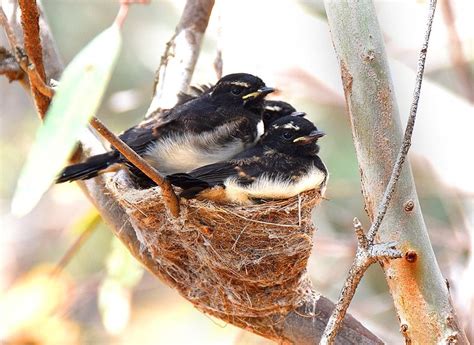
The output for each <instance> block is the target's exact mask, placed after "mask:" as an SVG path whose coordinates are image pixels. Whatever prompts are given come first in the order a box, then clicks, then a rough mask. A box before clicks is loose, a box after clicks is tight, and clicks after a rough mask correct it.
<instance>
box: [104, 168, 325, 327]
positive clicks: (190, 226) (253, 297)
mask: <svg viewBox="0 0 474 345" xmlns="http://www.w3.org/2000/svg"><path fill="white" fill-rule="evenodd" d="M107 188H108V189H109V191H111V192H112V193H113V194H114V196H115V198H116V199H117V200H118V202H119V203H120V204H121V206H122V207H123V208H124V209H125V210H126V212H127V214H128V215H129V216H130V222H131V224H132V226H133V228H134V230H135V232H136V235H137V238H138V239H139V240H140V242H141V246H142V250H146V251H148V252H149V254H150V255H151V257H152V258H153V260H154V261H155V262H156V264H157V269H158V271H159V272H155V273H158V275H159V276H160V278H162V280H164V281H165V282H166V283H167V284H168V285H171V286H172V287H173V288H175V289H177V290H178V291H179V292H180V293H181V294H182V295H183V296H184V297H185V298H186V299H188V300H189V301H190V302H192V303H193V304H194V305H195V306H197V307H198V308H199V309H201V310H202V311H204V312H207V313H209V314H212V315H216V316H219V317H220V318H221V319H224V320H226V321H229V322H232V320H233V319H234V318H241V319H243V318H261V317H267V316H271V315H275V314H282V313H286V312H288V311H290V310H294V309H295V308H297V307H298V306H300V305H301V304H303V303H304V302H305V301H307V299H308V298H312V292H311V283H310V281H309V279H308V277H307V275H306V264H307V261H308V257H309V255H310V252H311V248H312V235H313V232H314V227H313V225H312V222H311V210H312V209H313V207H314V206H315V205H316V204H318V203H319V202H320V201H321V199H322V197H321V195H320V193H319V192H318V191H308V192H305V193H303V194H300V195H298V196H296V197H293V198H290V199H287V200H279V201H269V202H266V203H263V204H259V205H252V206H245V207H244V206H236V205H220V204H219V205H218V204H215V203H213V202H211V201H198V200H181V214H180V216H179V217H178V218H173V217H171V216H170V215H169V213H168V211H167V210H166V208H165V206H164V204H163V202H162V199H161V194H160V189H159V188H158V187H155V188H150V189H146V190H139V189H135V188H134V187H133V183H132V182H131V181H130V179H129V178H128V177H127V175H126V173H119V174H117V175H114V176H113V177H112V179H110V180H109V181H108V183H107Z"/></svg>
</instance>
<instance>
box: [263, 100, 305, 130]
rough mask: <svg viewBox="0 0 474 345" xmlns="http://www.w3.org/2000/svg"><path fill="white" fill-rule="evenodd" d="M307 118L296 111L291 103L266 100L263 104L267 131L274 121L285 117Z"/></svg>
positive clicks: (264, 124)
mask: <svg viewBox="0 0 474 345" xmlns="http://www.w3.org/2000/svg"><path fill="white" fill-rule="evenodd" d="M288 115H292V116H301V117H302V116H305V115H306V113H304V112H302V111H296V109H295V108H294V107H293V106H292V105H291V104H289V103H286V102H283V101H273V100H268V101H267V100H266V101H265V102H264V103H263V113H262V120H263V126H264V128H265V130H268V129H269V128H270V125H271V124H272V122H273V121H275V120H278V119H279V118H281V117H284V116H288Z"/></svg>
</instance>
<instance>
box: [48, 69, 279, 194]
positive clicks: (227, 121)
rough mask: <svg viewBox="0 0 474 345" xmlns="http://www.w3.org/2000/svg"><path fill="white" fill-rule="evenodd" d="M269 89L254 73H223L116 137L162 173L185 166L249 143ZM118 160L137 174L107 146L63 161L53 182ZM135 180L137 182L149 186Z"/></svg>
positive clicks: (91, 173)
mask: <svg viewBox="0 0 474 345" xmlns="http://www.w3.org/2000/svg"><path fill="white" fill-rule="evenodd" d="M273 91H274V89H273V88H270V87H267V86H266V85H265V83H264V82H263V81H262V80H261V79H260V78H258V77H256V76H253V75H250V74H246V73H236V74H229V75H227V76H224V77H223V78H221V79H220V80H219V81H218V82H217V83H216V85H215V86H213V87H211V88H209V89H206V90H204V91H203V92H202V94H201V95H200V96H197V97H190V98H189V99H185V100H181V101H180V103H178V105H176V106H175V107H173V108H172V109H170V110H167V111H165V112H164V113H163V114H162V115H161V116H160V118H159V123H158V124H156V123H155V124H154V125H153V124H151V125H150V123H148V125H147V126H140V125H139V126H135V127H132V128H130V129H128V130H127V131H125V132H124V133H123V134H122V135H121V136H120V138H121V139H122V140H123V141H124V142H125V143H127V145H129V146H130V147H131V148H132V149H133V150H134V151H135V152H137V153H138V154H139V155H140V156H142V157H143V158H144V159H145V160H147V161H148V163H150V164H151V165H152V166H153V167H154V168H155V169H157V170H158V171H159V172H161V173H162V174H164V175H167V174H173V173H177V172H187V171H191V170H193V169H195V168H197V167H199V166H203V165H206V164H212V163H215V162H217V161H221V160H226V159H230V158H231V157H233V156H235V155H236V154H238V153H240V152H242V151H243V150H245V149H246V148H248V147H251V146H253V145H254V144H255V143H256V142H257V141H258V139H259V137H260V136H261V135H262V134H263V121H262V120H261V116H262V112H263V104H264V103H263V102H264V97H265V96H266V95H267V94H269V93H270V92H273ZM123 163H125V164H126V165H128V166H129V167H130V168H131V169H130V170H131V172H132V175H136V176H138V177H140V178H141V177H143V174H140V171H139V170H138V169H136V168H135V167H133V166H131V164H130V163H129V162H127V160H126V159H125V158H124V157H123V156H121V154H120V153H119V152H118V151H116V150H112V151H110V152H107V153H104V154H101V155H96V156H92V157H90V158H88V159H87V160H86V161H85V162H84V163H79V164H74V165H71V166H68V167H66V168H65V169H64V170H63V172H62V173H61V174H60V176H59V177H58V179H57V183H61V182H66V181H74V180H79V179H88V178H92V177H95V176H97V175H98V174H99V173H101V172H105V171H112V170H116V169H117V167H120V166H121V165H118V164H123ZM145 181H146V179H145ZM141 182H143V183H141V184H142V187H148V186H149V185H147V183H145V182H144V181H141Z"/></svg>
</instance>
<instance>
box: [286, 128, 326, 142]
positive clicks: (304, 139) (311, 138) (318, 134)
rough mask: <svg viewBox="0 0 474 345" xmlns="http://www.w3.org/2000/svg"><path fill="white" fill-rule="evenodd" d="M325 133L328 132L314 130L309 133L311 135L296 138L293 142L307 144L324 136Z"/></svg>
mask: <svg viewBox="0 0 474 345" xmlns="http://www.w3.org/2000/svg"><path fill="white" fill-rule="evenodd" d="M325 135H326V133H324V132H323V131H318V130H314V131H312V132H311V133H309V135H305V136H303V137H299V138H296V139H295V140H293V142H294V143H296V144H297V145H306V144H309V143H313V142H315V141H316V140H318V139H319V138H322V137H324V136H325Z"/></svg>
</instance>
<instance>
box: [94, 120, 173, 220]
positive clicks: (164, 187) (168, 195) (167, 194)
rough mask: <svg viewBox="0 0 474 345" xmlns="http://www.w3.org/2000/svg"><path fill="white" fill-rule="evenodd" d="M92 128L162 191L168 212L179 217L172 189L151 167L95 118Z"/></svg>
mask: <svg viewBox="0 0 474 345" xmlns="http://www.w3.org/2000/svg"><path fill="white" fill-rule="evenodd" d="M91 125H92V127H94V128H95V130H96V131H97V132H99V134H100V135H101V136H102V137H104V138H105V139H106V140H107V141H108V142H109V143H110V144H112V146H113V147H114V148H115V149H117V150H118V151H119V152H120V153H121V154H122V155H123V156H124V157H125V158H127V159H128V161H130V162H131V163H132V164H133V165H134V166H135V167H137V168H138V169H140V171H142V172H143V173H144V174H145V175H146V176H148V177H149V178H150V179H151V180H152V181H153V182H155V183H156V184H157V185H158V186H159V187H160V188H161V191H162V196H163V198H164V200H165V204H166V206H167V207H168V210H169V211H170V212H171V214H172V215H173V216H175V217H177V216H178V215H179V200H178V197H177V196H176V194H175V193H174V190H173V187H171V185H170V184H169V182H168V181H166V180H165V179H164V178H163V177H162V176H161V175H160V174H159V173H158V172H157V171H156V170H155V169H153V167H152V166H151V165H150V164H148V163H147V162H146V161H145V160H144V159H143V158H142V157H140V156H139V155H138V154H137V153H136V152H135V151H133V150H132V149H131V148H130V147H129V146H128V145H127V144H125V143H124V142H123V141H122V140H121V139H120V138H119V137H117V136H116V135H115V134H114V133H112V132H111V131H110V130H109V129H108V128H107V127H105V125H104V124H103V123H102V122H101V121H100V120H99V119H98V118H96V117H94V118H92V120H91Z"/></svg>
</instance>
